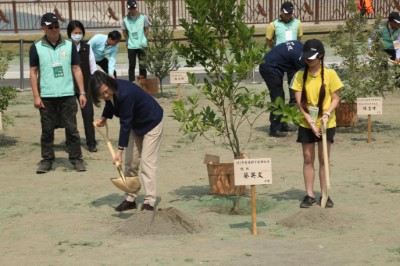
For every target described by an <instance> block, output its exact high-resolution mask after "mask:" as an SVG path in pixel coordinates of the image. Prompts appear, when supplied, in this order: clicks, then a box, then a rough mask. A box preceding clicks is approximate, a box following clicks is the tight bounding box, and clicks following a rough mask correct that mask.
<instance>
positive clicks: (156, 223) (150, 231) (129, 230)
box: [116, 207, 203, 236]
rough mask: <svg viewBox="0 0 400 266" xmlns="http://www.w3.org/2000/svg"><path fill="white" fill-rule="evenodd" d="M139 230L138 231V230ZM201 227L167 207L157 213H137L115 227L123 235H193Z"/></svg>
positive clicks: (182, 214)
mask: <svg viewBox="0 0 400 266" xmlns="http://www.w3.org/2000/svg"><path fill="white" fill-rule="evenodd" d="M139 228H140V230H138V229H139ZM202 228H203V226H202V225H201V223H200V222H199V221H196V220H194V219H193V218H189V217H188V216H187V215H185V214H184V213H183V212H181V211H180V210H178V209H176V208H173V207H168V208H165V209H158V210H157V211H153V212H151V211H138V212H136V213H135V214H134V215H133V216H132V217H130V218H129V219H126V220H125V221H124V222H123V223H121V224H120V225H118V226H117V228H116V232H117V233H119V234H123V235H135V236H144V235H178V234H194V233H198V232H200V231H201V229H202Z"/></svg>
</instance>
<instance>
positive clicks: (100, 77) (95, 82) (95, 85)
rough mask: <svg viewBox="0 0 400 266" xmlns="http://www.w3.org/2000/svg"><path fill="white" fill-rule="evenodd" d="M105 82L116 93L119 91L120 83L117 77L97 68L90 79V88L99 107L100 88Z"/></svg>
mask: <svg viewBox="0 0 400 266" xmlns="http://www.w3.org/2000/svg"><path fill="white" fill-rule="evenodd" d="M103 84H104V85H106V86H107V87H108V88H109V89H110V90H111V91H112V92H113V93H114V95H115V94H116V93H117V91H118V83H117V81H116V80H115V79H113V78H112V77H110V76H109V75H108V74H106V73H104V72H103V71H100V70H96V71H95V72H94V73H93V75H92V77H91V78H90V80H89V88H90V92H91V94H92V99H93V103H94V105H96V106H97V107H100V99H99V96H100V93H99V90H100V87H101V85H103Z"/></svg>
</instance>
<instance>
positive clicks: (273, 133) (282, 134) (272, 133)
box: [269, 130, 287, 138]
mask: <svg viewBox="0 0 400 266" xmlns="http://www.w3.org/2000/svg"><path fill="white" fill-rule="evenodd" d="M269 135H270V136H271V137H277V138H282V137H286V136H287V132H283V131H280V130H276V131H269Z"/></svg>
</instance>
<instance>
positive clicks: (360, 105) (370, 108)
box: [357, 97, 383, 115]
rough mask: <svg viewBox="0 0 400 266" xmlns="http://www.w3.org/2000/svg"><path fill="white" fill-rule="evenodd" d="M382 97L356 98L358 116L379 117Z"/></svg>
mask: <svg viewBox="0 0 400 266" xmlns="http://www.w3.org/2000/svg"><path fill="white" fill-rule="evenodd" d="M382 102H383V99H382V97H371V98H357V114H358V115H381V114H382Z"/></svg>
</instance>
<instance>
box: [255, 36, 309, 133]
mask: <svg viewBox="0 0 400 266" xmlns="http://www.w3.org/2000/svg"><path fill="white" fill-rule="evenodd" d="M302 50H303V44H301V43H300V42H299V41H288V42H284V43H281V44H278V45H277V46H275V47H274V48H272V50H271V51H269V52H268V53H267V54H266V55H265V56H264V63H262V64H261V65H260V67H259V70H260V74H261V76H262V77H263V79H264V81H265V84H266V85H267V87H268V90H269V94H270V97H271V101H272V102H274V101H275V100H276V99H277V98H278V97H280V98H282V99H283V100H284V99H285V92H284V90H283V76H284V73H285V72H290V71H293V72H294V73H296V72H297V71H298V70H300V69H301V68H303V67H304V66H305V65H304V61H303V60H301V59H300V57H301V54H302ZM288 83H290V80H288ZM281 118H282V117H281V116H280V117H278V118H276V117H275V116H274V114H273V113H272V112H271V113H270V115H269V121H270V128H269V134H270V136H273V137H285V136H287V132H288V131H289V130H291V128H290V127H289V125H288V124H285V123H282V122H281Z"/></svg>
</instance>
